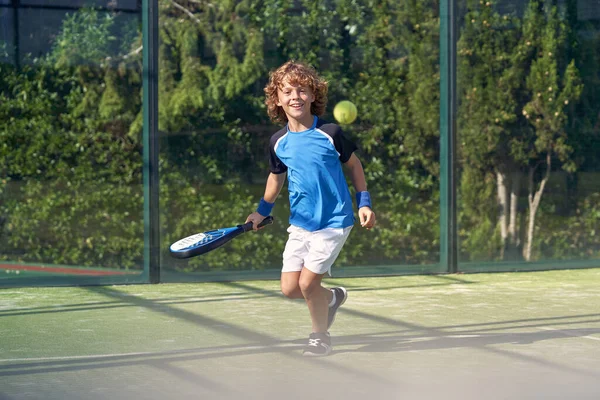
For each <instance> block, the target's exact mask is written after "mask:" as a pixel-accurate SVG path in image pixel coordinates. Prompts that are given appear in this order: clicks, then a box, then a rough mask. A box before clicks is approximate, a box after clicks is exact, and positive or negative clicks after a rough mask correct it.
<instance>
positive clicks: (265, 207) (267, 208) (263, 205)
mask: <svg viewBox="0 0 600 400" xmlns="http://www.w3.org/2000/svg"><path fill="white" fill-rule="evenodd" d="M274 205H275V203H269V202H268V201H266V200H265V199H264V198H261V199H260V203H258V208H257V209H256V212H257V213H259V214H260V215H262V216H263V217H267V216H269V215H270V214H271V210H272V209H273V206H274Z"/></svg>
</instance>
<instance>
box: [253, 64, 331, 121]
mask: <svg viewBox="0 0 600 400" xmlns="http://www.w3.org/2000/svg"><path fill="white" fill-rule="evenodd" d="M285 82H288V83H291V84H292V85H300V86H306V87H308V88H310V89H311V90H312V92H313V94H314V95H315V101H313V102H312V104H311V106H310V112H311V113H312V114H313V115H316V116H319V117H320V116H321V115H323V114H324V113H325V107H326V106H327V82H326V81H325V80H324V79H323V78H321V77H320V76H319V75H318V74H317V72H316V71H315V69H314V68H313V67H311V66H310V65H308V64H304V63H302V62H298V61H294V60H290V61H288V62H286V63H285V64H283V65H282V66H280V67H279V68H277V69H276V70H274V71H272V72H271V73H270V74H269V83H267V86H265V97H266V98H265V104H266V105H267V113H268V114H269V118H271V121H273V122H274V123H286V122H287V116H286V114H285V112H284V111H283V108H282V107H280V106H278V105H277V101H278V97H277V91H278V90H279V89H280V88H281V87H282V86H283V84H284V83H285Z"/></svg>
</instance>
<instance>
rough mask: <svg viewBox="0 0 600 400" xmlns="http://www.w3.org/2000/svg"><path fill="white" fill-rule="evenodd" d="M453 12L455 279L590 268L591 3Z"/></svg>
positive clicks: (594, 172)
mask: <svg viewBox="0 0 600 400" xmlns="http://www.w3.org/2000/svg"><path fill="white" fill-rule="evenodd" d="M460 4H461V6H460V9H461V13H460V14H461V20H460V23H459V25H460V37H459V43H458V72H457V74H458V90H459V103H460V105H459V119H458V126H459V127H458V144H459V157H460V187H459V193H460V194H459V216H460V217H459V227H460V253H459V254H460V262H461V264H460V269H461V270H463V271H470V270H502V269H508V270H510V269H523V268H544V269H545V268H569V267H586V266H590V267H591V266H598V265H599V263H600V235H599V234H598V232H599V231H598V229H599V227H600V157H599V155H600V89H599V88H600V86H599V83H600V14H599V13H600V9H598V6H597V1H593V0H578V1H576V0H563V1H514V0H513V1H509V0H503V1H490V2H480V1H462V2H460Z"/></svg>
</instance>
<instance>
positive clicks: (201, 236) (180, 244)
mask: <svg viewBox="0 0 600 400" xmlns="http://www.w3.org/2000/svg"><path fill="white" fill-rule="evenodd" d="M225 233H226V231H225V230H217V231H211V232H204V233H197V234H195V235H192V236H188V237H186V238H183V239H181V240H178V241H177V242H175V243H173V244H172V245H171V251H182V250H185V249H190V248H193V247H200V246H203V245H205V244H207V243H210V242H212V241H214V240H217V239H219V238H220V237H223V236H224V235H225Z"/></svg>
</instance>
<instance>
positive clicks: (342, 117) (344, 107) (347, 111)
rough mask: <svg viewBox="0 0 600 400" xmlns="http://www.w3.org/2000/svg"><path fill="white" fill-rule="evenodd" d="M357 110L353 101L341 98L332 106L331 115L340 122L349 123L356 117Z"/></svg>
mask: <svg viewBox="0 0 600 400" xmlns="http://www.w3.org/2000/svg"><path fill="white" fill-rule="evenodd" d="M356 115H357V110H356V106H355V105H354V103H352V102H351V101H348V100H342V101H340V102H339V103H337V104H336V105H335V107H334V108H333V117H334V118H335V119H336V120H337V122H339V123H340V124H351V123H353V122H354V120H355V119H356Z"/></svg>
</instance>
